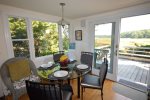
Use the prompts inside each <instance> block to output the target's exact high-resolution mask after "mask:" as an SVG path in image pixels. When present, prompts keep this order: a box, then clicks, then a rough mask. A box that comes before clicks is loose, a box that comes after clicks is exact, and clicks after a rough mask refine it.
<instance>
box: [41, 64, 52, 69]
mask: <svg viewBox="0 0 150 100" xmlns="http://www.w3.org/2000/svg"><path fill="white" fill-rule="evenodd" d="M51 66H52V65H51V64H42V65H41V67H43V68H47V67H51Z"/></svg>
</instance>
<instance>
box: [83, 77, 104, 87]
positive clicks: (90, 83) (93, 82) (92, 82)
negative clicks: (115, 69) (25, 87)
mask: <svg viewBox="0 0 150 100" xmlns="http://www.w3.org/2000/svg"><path fill="white" fill-rule="evenodd" d="M81 86H82V87H89V88H98V89H99V88H101V84H100V78H99V77H98V76H94V75H85V76H84V77H83V79H82V81H81Z"/></svg>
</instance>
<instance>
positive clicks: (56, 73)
mask: <svg viewBox="0 0 150 100" xmlns="http://www.w3.org/2000/svg"><path fill="white" fill-rule="evenodd" d="M67 75H68V72H67V71H65V70H60V71H56V72H54V76H55V77H65V76H67Z"/></svg>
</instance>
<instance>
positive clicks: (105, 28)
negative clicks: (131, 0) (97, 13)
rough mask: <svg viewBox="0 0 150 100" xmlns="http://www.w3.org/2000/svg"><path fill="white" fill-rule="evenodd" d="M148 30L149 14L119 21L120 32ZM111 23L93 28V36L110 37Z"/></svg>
mask: <svg viewBox="0 0 150 100" xmlns="http://www.w3.org/2000/svg"><path fill="white" fill-rule="evenodd" d="M144 29H150V14H148V15H140V16H133V17H127V18H122V19H121V32H128V31H136V30H144ZM111 30H112V23H107V24H100V25H96V27H95V35H111Z"/></svg>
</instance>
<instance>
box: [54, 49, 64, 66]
mask: <svg viewBox="0 0 150 100" xmlns="http://www.w3.org/2000/svg"><path fill="white" fill-rule="evenodd" d="M62 55H64V51H59V52H56V53H53V60H54V62H55V63H59V61H60V57H61V56H62Z"/></svg>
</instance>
